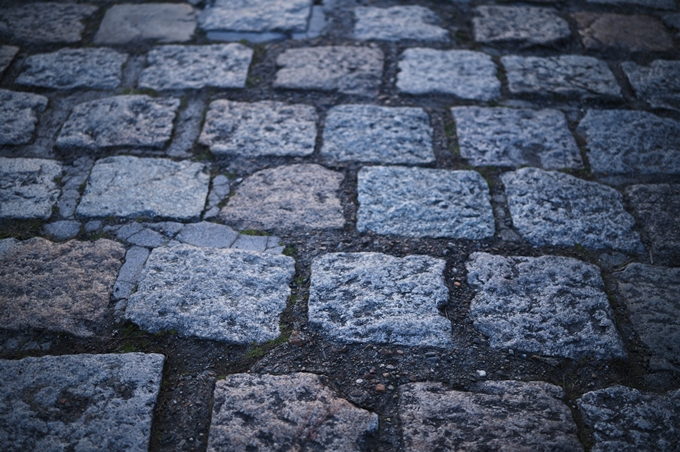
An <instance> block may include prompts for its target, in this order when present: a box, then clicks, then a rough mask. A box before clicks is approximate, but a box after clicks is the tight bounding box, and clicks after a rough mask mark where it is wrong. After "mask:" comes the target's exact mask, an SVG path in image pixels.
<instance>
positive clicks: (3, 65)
mask: <svg viewBox="0 0 680 452" xmlns="http://www.w3.org/2000/svg"><path fill="white" fill-rule="evenodd" d="M18 52H19V47H14V46H0V76H1V75H2V73H3V72H5V69H7V68H8V67H9V65H10V64H12V61H14V57H15V56H16V54H17V53H18Z"/></svg>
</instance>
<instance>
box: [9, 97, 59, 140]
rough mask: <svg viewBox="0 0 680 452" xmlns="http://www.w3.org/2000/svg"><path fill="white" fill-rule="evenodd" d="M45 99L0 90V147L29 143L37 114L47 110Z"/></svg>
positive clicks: (36, 120) (36, 121)
mask: <svg viewBox="0 0 680 452" xmlns="http://www.w3.org/2000/svg"><path fill="white" fill-rule="evenodd" d="M47 102H48V100H47V97H45V96H40V95H38V94H32V93H21V92H16V91H8V90H5V89H0V145H3V144H14V145H16V144H26V143H28V142H29V141H31V138H32V137H33V132H34V131H35V125H36V124H37V123H38V114H39V113H42V112H43V111H45V108H47Z"/></svg>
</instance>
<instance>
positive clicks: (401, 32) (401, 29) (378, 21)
mask: <svg viewBox="0 0 680 452" xmlns="http://www.w3.org/2000/svg"><path fill="white" fill-rule="evenodd" d="M354 18H355V19H356V23H355V24H354V38H355V39H358V40H359V41H368V40H370V39H377V40H383V41H400V40H407V39H409V40H414V41H448V40H449V32H448V31H447V30H446V29H445V28H442V27H440V26H439V24H440V23H441V20H440V19H439V17H437V15H436V14H435V13H434V12H432V10H430V9H428V8H424V7H422V6H416V5H409V6H393V7H391V8H374V7H358V8H355V9H354Z"/></svg>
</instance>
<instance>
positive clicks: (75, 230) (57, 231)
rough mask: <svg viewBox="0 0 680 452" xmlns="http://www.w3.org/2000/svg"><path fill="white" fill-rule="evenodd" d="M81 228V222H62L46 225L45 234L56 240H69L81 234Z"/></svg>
mask: <svg viewBox="0 0 680 452" xmlns="http://www.w3.org/2000/svg"><path fill="white" fill-rule="evenodd" d="M80 226H81V224H80V222H79V221H73V220H61V221H55V222H54V223H48V224H46V225H45V227H44V228H43V232H44V233H45V234H46V235H48V236H50V237H51V238H53V239H54V240H68V239H72V238H74V237H75V236H77V235H78V234H79V233H80Z"/></svg>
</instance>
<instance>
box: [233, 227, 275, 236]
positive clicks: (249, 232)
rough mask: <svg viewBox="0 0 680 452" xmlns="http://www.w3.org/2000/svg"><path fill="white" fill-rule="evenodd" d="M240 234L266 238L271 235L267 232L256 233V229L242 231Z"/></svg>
mask: <svg viewBox="0 0 680 452" xmlns="http://www.w3.org/2000/svg"><path fill="white" fill-rule="evenodd" d="M240 232H241V234H243V235H252V236H265V237H266V236H270V235H271V234H270V233H269V232H263V231H258V230H256V229H244V230H242V231H240Z"/></svg>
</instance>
